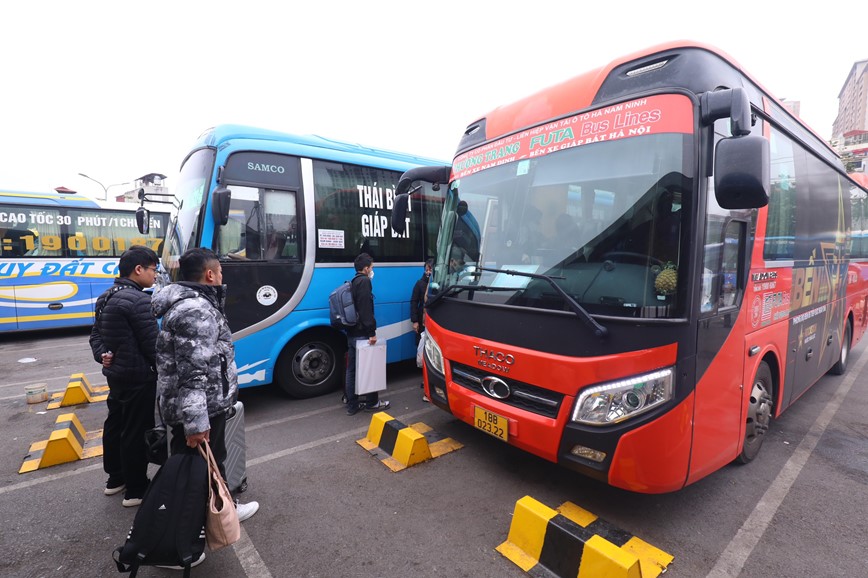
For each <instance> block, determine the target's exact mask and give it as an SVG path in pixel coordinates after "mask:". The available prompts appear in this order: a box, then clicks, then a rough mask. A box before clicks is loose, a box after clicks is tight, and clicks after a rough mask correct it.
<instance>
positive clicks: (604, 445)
mask: <svg viewBox="0 0 868 578" xmlns="http://www.w3.org/2000/svg"><path fill="white" fill-rule="evenodd" d="M424 371H425V385H426V391H427V393H428V397H429V399H430V400H431V403H433V404H434V405H436V406H438V407H439V408H441V409H443V410H445V411H448V412H450V413H452V414H453V415H455V417H457V418H458V419H460V420H461V421H463V422H466V423H468V424H470V425H471V426H473V425H475V424H474V422H475V413H474V408H475V407H480V408H483V409H485V410H488V411H491V412H494V413H496V414H499V415H502V416H504V417H506V418H507V419H508V420H509V436H508V438H509V439H508V443H509V444H511V445H514V446H516V447H518V448H520V449H522V450H525V451H527V452H529V453H532V454H534V455H536V456H539V457H541V458H544V459H546V460H549V461H551V462H556V463H558V464H559V465H561V466H563V467H566V468H568V469H571V470H574V471H576V472H579V473H581V474H583V475H586V476H588V477H591V478H594V479H596V480H599V481H601V482H604V483H606V484H609V485H612V486H615V487H618V488H622V489H625V490H630V491H633V492H641V493H649V494H655V493H665V492H672V491H675V490H679V489H681V488H683V487H684V485H685V483H686V480H687V472H688V467H689V456H690V432H689V429H690V427H691V426H690V424H691V420H690V415H691V413H690V411H691V408H692V407H693V397H692V395H691V396H688V398H687V399H685V400H683V401H682V402H681V403H679V404H678V405H677V406H675V407H674V408H671V409H669V410H668V411H665V412H664V413H652V414H650V415H649V416H648V417H645V418H644V419H643V420H642V421H628V422H627V423H626V424H620V425H617V426H614V427H607V428H592V427H588V426H581V425H578V424H573V423H572V422H570V421H569V415H570V412H571V407H572V403H571V401H570V403H565V404H564V406H563V407H561V411H560V413H559V415H558V417H557V419H550V418H547V417H543V416H539V415H536V414H533V413H530V412H527V411H523V410H520V409H517V408H514V407H511V406H508V405H506V404H503V403H500V402H498V401H496V400H494V399H491V398H489V397H486V396H482V395H480V394H478V393H476V392H474V391H471V390H468V389H466V388H463V387H461V386H460V385H457V384H455V383H453V382H451V381H447V380H446V379H445V378H444V377H443V376H442V375H440V374H438V373H437V372H435V371H430V370H429V369H428V367H427V366H426V367H425V370H424ZM637 424H638V425H637ZM575 446H584V447H588V448H591V449H594V450H597V451H600V452H604V453H605V454H606V457H605V458H604V459H603V460H602V461H601V462H595V461H592V460H590V459H586V458H583V457H579V456H577V455H575V454H574V453H573V448H574V447H575Z"/></svg>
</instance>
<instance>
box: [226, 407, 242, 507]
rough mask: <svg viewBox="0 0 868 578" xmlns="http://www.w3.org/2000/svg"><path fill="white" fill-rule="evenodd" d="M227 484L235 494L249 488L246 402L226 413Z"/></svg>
mask: <svg viewBox="0 0 868 578" xmlns="http://www.w3.org/2000/svg"><path fill="white" fill-rule="evenodd" d="M224 465H225V468H226V485H227V486H229V491H230V492H232V493H233V494H235V493H241V492H243V491H245V490H246V489H247V445H246V443H245V441H244V404H243V403H241V402H240V401H236V402H235V407H233V408H231V409H230V410H229V412H228V413H227V414H226V463H225V464H224Z"/></svg>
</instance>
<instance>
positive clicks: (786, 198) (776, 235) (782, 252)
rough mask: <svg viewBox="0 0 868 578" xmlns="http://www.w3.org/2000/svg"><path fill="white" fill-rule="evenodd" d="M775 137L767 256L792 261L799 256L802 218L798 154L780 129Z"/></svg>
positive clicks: (772, 151) (767, 222) (767, 228)
mask: <svg viewBox="0 0 868 578" xmlns="http://www.w3.org/2000/svg"><path fill="white" fill-rule="evenodd" d="M771 136H772V138H771V141H770V146H771V190H770V194H769V208H768V220H767V221H766V242H765V247H764V250H763V256H764V257H765V258H766V259H767V260H770V261H771V260H790V259H793V258H794V256H795V250H796V219H797V217H798V214H797V209H798V205H797V203H796V199H797V197H798V184H799V183H798V180H797V179H796V162H795V153H794V149H793V143H792V142H791V141H790V140H789V139H787V138H784V137H782V136H781V134H780V133H779V132H778V131H777V130H772V131H771Z"/></svg>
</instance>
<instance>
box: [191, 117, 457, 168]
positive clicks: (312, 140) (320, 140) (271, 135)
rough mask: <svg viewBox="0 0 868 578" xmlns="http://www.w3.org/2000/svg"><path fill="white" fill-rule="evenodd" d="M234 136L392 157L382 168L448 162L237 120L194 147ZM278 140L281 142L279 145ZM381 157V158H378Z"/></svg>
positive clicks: (306, 152) (296, 150)
mask: <svg viewBox="0 0 868 578" xmlns="http://www.w3.org/2000/svg"><path fill="white" fill-rule="evenodd" d="M231 140H250V141H259V142H271V143H276V144H275V145H272V146H267V147H262V146H261V145H258V146H251V149H253V150H262V149H263V148H264V149H265V150H277V149H280V151H279V152H286V153H290V154H298V155H303V156H310V157H312V158H318V159H324V160H334V161H346V162H351V163H356V164H366V165H367V164H369V165H373V166H377V165H381V166H382V165H383V160H387V161H393V163H392V164H391V166H383V168H395V169H403V170H406V169H409V168H412V167H415V166H420V165H446V164H449V163H447V162H444V161H442V160H439V159H431V158H425V157H420V156H416V155H411V154H407V153H400V152H396V151H390V150H385V149H377V148H373V147H368V146H364V145H361V144H355V143H348V142H343V141H339V140H334V139H330V138H326V137H321V136H317V135H295V134H291V133H283V132H278V131H273V130H268V129H261V128H256V127H251V126H244V125H237V124H222V125H218V126H215V127H213V128H210V129H208V130H206V131H205V132H204V133H202V135H200V136H199V139H198V140H197V142H196V145H195V146H194V147H193V150H196V149H200V148H203V147H214V148H218V147H219V145H221V144H222V143H225V142H227V141H231ZM277 144H279V145H280V146H277ZM341 153H343V154H341ZM377 161H379V162H377Z"/></svg>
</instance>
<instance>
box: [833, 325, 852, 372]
mask: <svg viewBox="0 0 868 578" xmlns="http://www.w3.org/2000/svg"><path fill="white" fill-rule="evenodd" d="M852 340H853V328H852V327H851V326H850V320H849V319H848V320H847V322H846V323H845V324H844V337H843V338H841V354H840V355H839V356H838V361H837V362H836V363H835V365H833V366H832V369H831V370H829V373H831V374H832V375H844V372H846V371H847V362H848V361H849V360H850V346H851V345H852V343H851V341H852Z"/></svg>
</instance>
